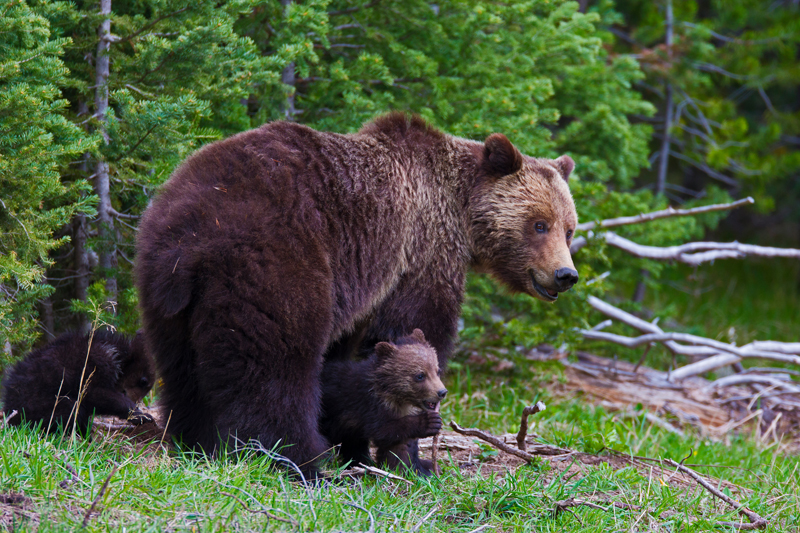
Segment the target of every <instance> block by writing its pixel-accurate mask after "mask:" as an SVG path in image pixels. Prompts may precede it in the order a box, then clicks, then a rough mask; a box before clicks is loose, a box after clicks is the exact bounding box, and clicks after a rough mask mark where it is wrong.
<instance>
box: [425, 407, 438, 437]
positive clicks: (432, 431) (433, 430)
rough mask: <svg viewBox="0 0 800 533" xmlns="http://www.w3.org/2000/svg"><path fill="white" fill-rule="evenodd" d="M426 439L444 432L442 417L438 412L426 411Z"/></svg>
mask: <svg viewBox="0 0 800 533" xmlns="http://www.w3.org/2000/svg"><path fill="white" fill-rule="evenodd" d="M424 414H425V418H426V420H425V426H424V427H425V429H424V430H423V436H424V437H433V436H434V435H436V434H437V433H439V431H441V430H442V417H441V415H440V414H439V413H438V412H436V411H425V413H424Z"/></svg>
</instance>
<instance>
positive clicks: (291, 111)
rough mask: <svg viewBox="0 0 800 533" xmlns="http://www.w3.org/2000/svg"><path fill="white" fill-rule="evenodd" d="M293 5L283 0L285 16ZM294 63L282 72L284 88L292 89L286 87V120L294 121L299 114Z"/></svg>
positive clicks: (284, 107) (284, 110) (290, 0)
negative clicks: (296, 101)
mask: <svg viewBox="0 0 800 533" xmlns="http://www.w3.org/2000/svg"><path fill="white" fill-rule="evenodd" d="M291 3H292V0H281V5H282V6H283V12H284V14H285V13H286V11H287V10H288V9H289V4H291ZM294 67H295V65H294V61H292V62H291V63H289V64H288V65H286V66H285V67H284V69H283V72H281V82H282V83H283V84H284V86H288V87H290V88H287V87H284V89H285V90H286V100H285V101H284V105H283V113H284V116H285V118H286V120H289V121H294V116H295V115H296V114H297V110H296V109H295V107H294V95H295V83H296V82H295V72H294Z"/></svg>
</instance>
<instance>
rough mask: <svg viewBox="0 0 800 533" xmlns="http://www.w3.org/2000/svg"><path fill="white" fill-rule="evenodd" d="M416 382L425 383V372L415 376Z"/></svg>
mask: <svg viewBox="0 0 800 533" xmlns="http://www.w3.org/2000/svg"><path fill="white" fill-rule="evenodd" d="M414 380H415V381H425V372H420V373H419V374H417V375H416V376H414Z"/></svg>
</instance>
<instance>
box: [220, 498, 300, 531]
mask: <svg viewBox="0 0 800 533" xmlns="http://www.w3.org/2000/svg"><path fill="white" fill-rule="evenodd" d="M220 494H222V495H223V496H228V497H229V498H233V499H234V500H236V501H237V502H239V505H241V506H242V507H243V508H244V510H245V511H247V512H248V513H253V514H263V515H264V516H266V517H267V523H269V520H270V519H274V520H277V521H278V522H285V523H287V524H292V525H293V526H295V527H297V526H298V525H300V524H299V522H297V521H296V520H294V519H292V518H283V517H280V516H277V515H274V514H272V513H270V512H269V511H267V510H266V509H251V508H249V507H248V506H247V504H246V503H244V502H243V501H242V500H241V499H240V498H238V497H237V496H234V495H233V494H231V493H230V492H220Z"/></svg>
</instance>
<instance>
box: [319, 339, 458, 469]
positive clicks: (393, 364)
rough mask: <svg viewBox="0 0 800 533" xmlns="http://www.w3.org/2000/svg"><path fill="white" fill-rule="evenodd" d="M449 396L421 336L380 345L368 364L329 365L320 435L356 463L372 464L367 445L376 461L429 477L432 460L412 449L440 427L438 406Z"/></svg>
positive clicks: (331, 362) (344, 362)
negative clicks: (402, 465)
mask: <svg viewBox="0 0 800 533" xmlns="http://www.w3.org/2000/svg"><path fill="white" fill-rule="evenodd" d="M446 394H447V390H446V389H445V388H444V385H443V384H442V381H441V379H439V362H438V358H437V355H436V350H434V349H433V348H432V347H431V345H430V344H428V343H427V342H426V341H425V336H424V335H423V334H422V331H420V330H418V329H415V330H414V332H413V333H412V334H411V335H408V336H406V337H401V338H400V339H398V340H397V341H395V342H394V343H390V342H379V343H378V344H376V345H375V349H374V350H373V352H372V353H371V354H370V356H369V357H368V358H367V359H364V360H361V361H348V360H329V361H326V362H325V365H324V366H323V370H322V418H321V420H320V432H321V433H322V434H323V435H324V436H325V437H326V438H327V439H328V440H329V442H330V443H331V444H338V443H341V449H340V451H339V455H340V456H341V457H342V459H343V460H345V461H352V462H353V463H355V464H358V463H364V464H370V463H371V460H370V456H369V443H370V441H372V442H373V443H374V444H375V446H377V448H378V453H377V460H378V462H379V463H382V464H388V465H389V466H399V464H400V463H401V462H402V463H404V464H406V465H408V466H410V467H411V468H413V469H414V470H415V471H416V472H418V473H422V474H426V475H428V474H430V469H431V464H430V462H429V461H423V460H420V459H419V457H418V454H417V453H413V452H414V451H415V449H414V450H412V449H410V448H409V440H411V441H412V444H413V445H416V441H415V440H413V439H420V438H424V437H431V436H433V435H436V434H437V433H438V432H439V430H440V429H441V428H442V418H441V416H439V412H438V411H439V402H440V401H441V400H442V398H444V397H445V395H446Z"/></svg>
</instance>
